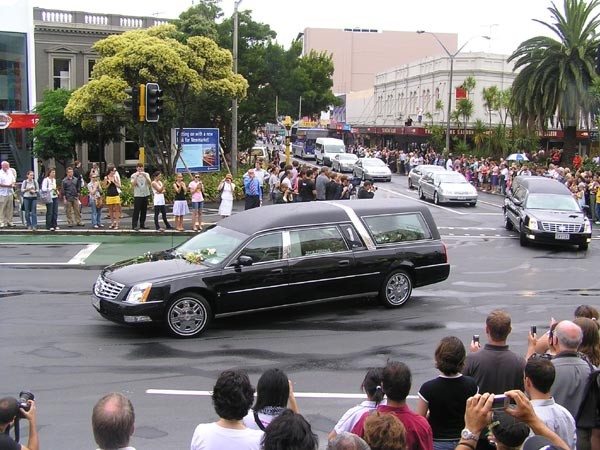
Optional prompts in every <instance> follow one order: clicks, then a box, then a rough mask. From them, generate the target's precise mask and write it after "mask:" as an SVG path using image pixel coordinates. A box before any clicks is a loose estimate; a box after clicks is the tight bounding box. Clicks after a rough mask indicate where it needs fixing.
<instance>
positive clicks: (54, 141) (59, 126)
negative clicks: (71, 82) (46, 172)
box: [33, 89, 83, 167]
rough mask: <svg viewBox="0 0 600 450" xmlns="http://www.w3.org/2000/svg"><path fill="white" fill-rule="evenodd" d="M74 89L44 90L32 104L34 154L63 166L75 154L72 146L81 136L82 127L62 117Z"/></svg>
mask: <svg viewBox="0 0 600 450" xmlns="http://www.w3.org/2000/svg"><path fill="white" fill-rule="evenodd" d="M72 92H73V91H69V90H66V89H57V90H55V91H45V92H44V96H43V100H42V101H41V102H40V103H38V105H37V106H36V107H35V112H36V113H37V114H38V116H39V121H38V123H37V126H36V127H35V128H34V129H33V137H34V141H33V154H34V155H35V156H37V157H38V158H41V159H52V158H54V159H55V160H56V161H57V162H58V163H59V164H60V165H62V166H63V167H66V166H67V164H69V162H70V161H72V160H73V159H75V158H76V153H75V146H76V144H77V143H79V142H81V140H82V139H83V131H82V129H81V127H80V126H79V125H78V124H74V123H73V122H71V121H70V120H69V119H67V118H66V117H65V113H64V110H65V106H67V103H68V102H69V99H70V98H71V94H72Z"/></svg>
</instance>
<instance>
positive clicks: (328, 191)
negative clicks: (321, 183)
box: [325, 172, 338, 200]
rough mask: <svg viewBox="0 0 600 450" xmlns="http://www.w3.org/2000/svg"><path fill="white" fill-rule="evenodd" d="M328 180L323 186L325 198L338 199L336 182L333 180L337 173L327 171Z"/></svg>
mask: <svg viewBox="0 0 600 450" xmlns="http://www.w3.org/2000/svg"><path fill="white" fill-rule="evenodd" d="M328 175H329V181H328V182H327V185H326V186H325V200H338V183H337V182H336V181H335V179H336V177H337V174H336V173H334V172H329V174H328Z"/></svg>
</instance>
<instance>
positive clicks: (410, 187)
mask: <svg viewBox="0 0 600 450" xmlns="http://www.w3.org/2000/svg"><path fill="white" fill-rule="evenodd" d="M408 188H409V189H413V185H412V181H410V177H408Z"/></svg>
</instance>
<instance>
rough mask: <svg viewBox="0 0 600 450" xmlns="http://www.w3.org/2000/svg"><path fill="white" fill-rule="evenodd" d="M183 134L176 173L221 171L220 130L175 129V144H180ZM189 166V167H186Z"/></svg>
mask: <svg viewBox="0 0 600 450" xmlns="http://www.w3.org/2000/svg"><path fill="white" fill-rule="evenodd" d="M180 131H182V133H181V153H180V155H179V159H177V165H176V166H175V168H176V171H177V172H178V173H180V172H187V171H188V169H189V171H190V172H218V171H219V130H218V129H217V128H184V129H183V130H180V129H179V128H175V129H174V133H173V136H174V138H175V139H174V140H173V142H174V143H177V142H179V133H180ZM186 166H187V167H186Z"/></svg>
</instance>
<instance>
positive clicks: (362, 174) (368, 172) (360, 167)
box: [352, 158, 392, 181]
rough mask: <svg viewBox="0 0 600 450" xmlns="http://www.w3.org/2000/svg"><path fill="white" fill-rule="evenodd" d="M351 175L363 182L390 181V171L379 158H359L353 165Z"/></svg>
mask: <svg viewBox="0 0 600 450" xmlns="http://www.w3.org/2000/svg"><path fill="white" fill-rule="evenodd" d="M352 175H353V176H354V177H357V178H360V179H361V180H363V181H364V180H373V181H376V180H381V181H392V171H391V170H390V168H389V167H388V166H386V165H385V163H384V162H383V161H382V160H380V159H379V158H359V159H358V161H356V164H354V169H352Z"/></svg>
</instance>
